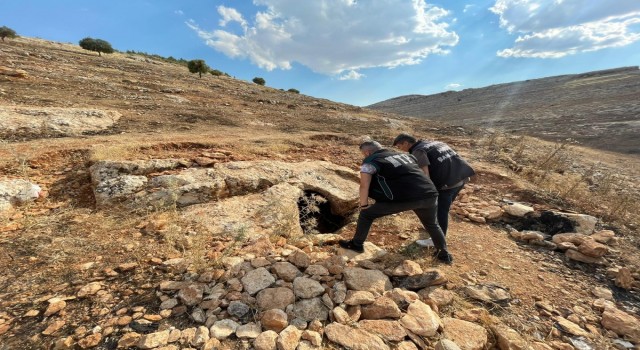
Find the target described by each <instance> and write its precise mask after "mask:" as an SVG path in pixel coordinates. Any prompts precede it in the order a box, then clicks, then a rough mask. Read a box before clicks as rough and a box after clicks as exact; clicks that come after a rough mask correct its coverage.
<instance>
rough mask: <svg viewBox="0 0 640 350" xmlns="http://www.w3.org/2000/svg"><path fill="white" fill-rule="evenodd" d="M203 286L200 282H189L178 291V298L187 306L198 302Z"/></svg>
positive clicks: (200, 298)
mask: <svg viewBox="0 0 640 350" xmlns="http://www.w3.org/2000/svg"><path fill="white" fill-rule="evenodd" d="M203 293H204V286H203V285H201V284H191V285H188V286H186V287H184V288H181V289H180V291H179V292H178V299H180V301H181V302H182V303H183V304H184V305H187V306H193V305H196V304H199V303H200V302H201V301H202V298H203Z"/></svg>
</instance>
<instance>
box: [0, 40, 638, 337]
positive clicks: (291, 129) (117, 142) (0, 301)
mask: <svg viewBox="0 0 640 350" xmlns="http://www.w3.org/2000/svg"><path fill="white" fill-rule="evenodd" d="M0 54H1V56H0V66H7V67H9V68H11V69H22V70H24V71H26V72H27V77H26V78H21V77H9V76H1V75H0V83H1V85H0V86H1V88H0V105H2V106H22V107H74V108H87V109H90V108H97V109H104V110H115V111H117V112H119V113H120V114H121V115H122V117H121V118H120V119H119V121H118V122H117V123H115V124H114V125H113V126H112V127H110V128H108V129H106V130H102V131H99V132H95V133H85V134H84V135H81V136H72V137H61V135H59V134H50V133H48V132H47V130H40V131H39V132H37V131H25V132H23V133H21V134H11V135H9V134H7V135H3V136H4V142H3V143H2V144H1V145H0V146H1V147H0V174H2V176H3V177H9V178H28V179H29V180H31V181H33V182H35V183H37V184H39V185H41V186H43V187H44V189H45V190H46V191H47V192H48V196H47V197H46V198H43V199H40V200H38V201H36V202H34V203H32V204H29V205H27V206H24V207H20V208H18V209H17V211H16V212H15V213H14V214H13V215H12V217H11V218H9V219H8V220H5V221H4V222H1V223H0V268H1V269H2V271H4V273H3V274H2V276H0V305H1V308H0V320H1V321H2V322H1V323H0V344H3V347H5V348H11V349H33V348H47V347H48V345H49V344H51V343H52V342H53V341H54V339H60V338H62V337H64V336H69V335H73V334H74V332H76V334H77V333H78V329H79V328H80V327H85V328H86V329H89V330H90V329H92V328H93V327H95V326H98V325H101V322H102V320H103V317H106V316H104V315H102V314H101V312H104V313H105V314H107V315H108V314H113V313H115V312H116V311H117V310H119V309H121V308H124V307H126V308H135V307H140V306H144V307H145V308H146V309H147V310H151V311H158V305H159V301H158V300H157V298H156V297H155V294H154V288H155V286H156V285H157V283H158V282H159V281H161V280H165V279H167V278H169V277H168V276H171V275H170V274H169V273H168V272H167V271H165V270H163V269H161V268H159V267H157V266H156V265H154V264H151V263H149V261H151V260H150V259H153V258H158V259H160V260H167V259H171V258H178V257H190V256H193V255H195V254H196V251H197V250H198V249H202V250H204V254H205V256H206V257H207V258H206V259H205V263H206V264H208V266H219V262H218V261H217V259H218V258H219V257H220V252H224V253H225V254H233V253H234V249H235V250H240V248H245V249H250V248H251V247H243V246H242V244H240V245H239V246H238V245H236V244H235V243H234V242H233V241H232V240H230V239H228V238H224V237H210V238H209V239H208V240H207V242H206V245H205V246H203V247H191V248H189V247H187V248H185V247H184V246H182V247H178V246H177V245H176V244H175V242H172V241H168V240H163V239H158V238H157V237H155V236H153V235H149V234H147V233H145V232H144V227H145V226H146V224H147V223H149V222H150V221H153V220H155V219H156V218H157V217H158V216H159V215H169V217H172V216H171V215H174V214H172V213H171V212H168V213H157V212H145V211H139V212H138V211H136V212H131V211H121V210H117V209H112V210H97V209H96V208H95V199H94V197H93V192H92V186H91V179H90V176H89V171H88V167H89V166H90V165H91V164H93V163H94V162H95V161H98V160H105V159H107V160H137V159H154V158H171V157H175V158H191V159H193V158H195V157H198V156H199V155H201V154H202V153H203V152H208V151H211V150H215V149H225V150H229V151H231V152H232V153H233V159H232V160H259V159H277V160H285V161H291V162H293V161H301V160H306V159H310V160H327V161H331V162H334V163H336V164H339V165H344V166H347V167H349V168H352V169H354V170H355V169H357V168H358V165H359V162H360V160H361V159H360V154H359V152H358V150H357V145H358V143H359V142H360V140H361V139H362V137H363V136H365V135H368V136H372V137H374V138H376V139H378V140H380V141H381V142H383V143H386V144H388V143H389V142H390V140H391V139H392V138H393V137H394V136H395V135H396V134H397V133H399V132H401V131H411V132H413V133H416V134H418V135H420V136H422V137H428V138H437V139H440V140H443V141H445V142H447V143H449V144H451V145H452V146H453V147H454V148H455V149H456V150H458V151H459V152H460V153H461V154H462V155H463V156H465V158H467V159H468V160H469V161H470V162H471V163H472V165H473V166H474V167H475V168H476V169H477V170H478V171H479V173H480V175H479V176H477V177H476V178H475V179H474V180H473V182H472V184H474V185H475V184H477V185H480V186H481V189H480V190H478V191H477V192H475V193H474V195H475V196H477V197H481V198H482V199H484V200H487V201H488V200H496V201H500V200H502V199H503V198H505V197H509V198H511V199H513V200H521V201H525V202H528V203H530V204H533V205H535V206H536V207H539V208H562V209H573V210H577V211H580V212H583V213H587V214H591V215H596V216H597V217H599V218H600V219H602V221H601V224H600V227H603V228H612V229H614V230H615V231H616V234H617V235H618V236H619V237H621V241H620V243H619V244H618V245H617V246H616V247H615V249H614V251H613V252H612V253H611V255H610V256H608V257H607V260H608V266H606V267H594V266H590V265H584V264H580V263H576V262H572V261H569V260H568V259H566V258H565V257H564V255H562V254H559V253H557V252H550V251H546V250H541V249H536V248H533V247H532V246H527V245H521V244H518V243H516V242H515V241H514V240H512V239H511V238H509V236H508V235H507V233H506V231H505V230H504V227H503V226H502V225H501V224H500V223H494V224H489V225H487V224H475V223H471V222H469V221H468V220H463V219H462V218H458V217H454V218H453V223H452V225H451V227H450V234H449V244H450V248H451V252H452V254H453V255H454V258H455V262H454V264H453V265H452V266H443V265H438V264H436V263H435V262H434V261H432V260H431V259H430V258H426V257H425V256H426V253H427V252H425V251H423V250H419V249H416V248H415V247H414V246H412V245H411V242H412V241H413V240H414V239H415V238H417V236H418V222H417V220H416V219H415V218H413V217H412V216H411V215H410V214H401V215H398V216H395V217H391V218H388V219H384V220H381V221H380V222H378V223H376V224H375V225H374V229H373V230H372V233H371V236H370V240H371V241H372V242H373V243H375V244H377V245H379V246H382V247H384V248H386V249H388V250H389V251H391V252H392V254H391V255H390V256H389V257H388V259H397V260H402V259H407V258H410V259H414V260H416V261H418V262H419V263H420V264H421V265H422V266H423V267H437V268H439V269H440V270H441V271H442V272H444V273H445V274H446V275H447V277H448V278H449V283H448V285H447V288H449V289H451V290H454V291H457V290H459V289H460V288H462V287H463V286H465V285H467V284H476V283H493V284H498V285H501V286H503V287H506V288H507V289H509V290H510V291H511V294H512V296H513V298H514V301H513V302H512V304H511V305H510V306H508V307H504V306H497V305H494V306H492V307H487V309H488V311H489V312H490V313H491V314H492V315H495V316H497V317H499V318H500V319H501V320H502V321H503V322H505V323H507V324H508V325H509V326H511V327H512V328H514V329H516V330H517V331H518V332H519V333H520V334H522V335H523V336H524V337H525V338H527V339H534V338H537V337H542V338H543V339H545V340H548V341H552V340H555V341H563V340H566V338H565V337H564V336H562V335H559V334H558V331H557V330H554V321H553V320H552V319H551V318H550V317H546V316H544V315H543V314H541V313H540V310H539V308H537V307H536V306H535V302H536V301H545V302H548V303H550V304H553V306H554V308H555V309H556V310H558V312H559V313H560V314H562V315H566V314H567V310H572V309H574V307H575V306H580V307H582V308H587V309H589V310H591V303H592V301H593V299H594V297H593V296H592V295H591V290H592V289H593V287H594V286H603V287H607V288H611V289H612V290H613V291H614V296H615V298H616V301H617V302H618V303H619V305H621V307H626V309H627V310H628V311H629V312H631V313H636V315H639V313H640V302H639V300H640V298H639V294H638V293H639V292H640V290H639V289H638V287H635V288H632V289H631V290H624V289H621V288H618V287H616V286H615V285H614V284H613V281H612V280H611V278H609V277H608V276H607V274H606V268H612V267H620V266H628V267H630V268H631V269H632V271H633V273H634V275H635V276H636V278H638V277H639V275H638V274H639V273H640V255H639V254H638V251H639V249H640V245H639V244H640V243H639V242H640V240H639V239H638V234H637V230H638V228H639V226H638V225H639V223H640V221H639V220H638V213H640V210H638V198H640V196H639V195H638V184H639V183H640V181H638V180H639V176H640V171H639V170H638V164H640V161H638V159H637V157H633V156H626V155H621V154H616V153H605V152H600V151H595V150H592V149H584V148H580V147H578V146H566V147H564V146H559V145H557V144H554V143H548V142H545V141H541V140H537V139H532V138H523V137H512V136H509V135H500V134H496V133H490V132H486V131H484V130H481V129H475V128H468V127H465V128H460V127H452V126H449V125H446V124H440V123H435V122H429V123H426V122H424V121H422V120H418V119H412V118H404V117H401V116H398V115H389V114H382V113H379V112H376V111H374V110H368V109H363V108H359V107H354V106H349V105H345V104H338V103H334V102H331V101H326V100H319V99H315V98H312V97H309V96H305V95H298V94H292V93H286V92H282V91H279V90H276V89H272V88H269V87H261V86H257V85H255V84H251V83H248V82H244V81H239V80H235V79H232V78H229V77H214V76H211V75H206V76H203V78H202V79H199V78H198V77H197V75H192V74H189V73H188V71H187V69H186V68H185V67H182V66H179V65H175V64H169V63H166V62H162V61H157V60H150V59H148V58H144V57H140V56H134V55H126V54H121V53H116V54H113V55H105V56H103V57H98V56H97V55H94V54H93V53H89V52H86V51H83V50H81V49H80V48H78V47H76V46H73V45H67V44H61V43H52V42H46V41H42V40H35V39H28V38H20V39H16V40H12V41H7V42H6V43H3V44H2V45H0ZM567 108H570V107H569V106H567ZM1 120H2V115H0V121H1ZM627 198H628V199H629V200H628V201H627V200H626V199H627ZM623 199H624V201H623ZM618 202H623V204H624V206H623V207H618V206H616V203H618ZM350 233H351V231H348V232H345V233H344V235H345V236H349V235H350ZM286 243H287V242H286V241H285V242H282V241H276V242H275V245H276V246H280V247H281V246H283V245H284V244H286ZM289 243H292V244H295V242H289ZM227 247H231V248H230V249H227ZM321 249H324V250H327V251H333V247H331V246H329V247H322V248H321ZM243 252H246V251H241V252H239V253H243ZM200 253H201V252H200ZM207 259H208V260H207ZM129 262H136V263H137V264H138V265H139V266H140V267H139V268H137V269H135V270H134V271H132V272H130V273H121V274H119V275H117V276H109V275H108V273H107V272H108V270H109V269H116V267H117V266H119V265H120V264H122V263H129ZM87 264H89V265H90V267H87V266H89V265H87ZM174 277H175V276H174ZM91 281H100V282H103V283H105V284H108V285H110V286H111V290H112V291H113V292H114V293H116V292H117V293H120V294H119V295H122V296H123V297H122V300H120V301H119V302H118V303H116V305H115V306H113V304H110V303H106V302H104V301H100V300H90V299H81V300H80V299H79V300H70V301H68V302H67V303H68V304H69V305H68V306H67V307H66V309H65V310H64V311H63V313H62V315H58V318H62V319H65V320H67V321H66V324H65V325H64V326H63V327H62V328H61V329H60V330H59V331H58V332H57V333H54V336H47V335H42V334H41V332H42V331H43V330H45V328H47V327H48V326H49V325H50V324H51V322H52V321H53V320H56V319H58V318H53V317H43V316H42V311H44V309H46V300H47V299H49V298H50V297H52V296H65V295H75V294H76V291H77V289H78V288H79V287H81V286H83V285H86V284H87V283H89V282H91ZM106 305H109V307H106ZM473 306H474V303H473V302H472V301H471V300H467V299H464V298H457V299H456V301H455V303H454V304H453V305H452V306H448V307H446V308H444V309H443V310H441V312H442V313H444V314H446V315H454V314H455V313H456V312H460V311H461V310H464V309H468V308H471V307H473ZM475 306H483V307H485V306H486V305H478V304H475ZM32 309H35V310H40V311H41V312H40V315H39V316H37V317H27V316H25V314H26V313H27V312H28V311H29V310H32ZM590 312H591V311H590ZM163 322H164V321H163ZM166 322H172V323H173V324H189V322H191V321H190V320H189V318H188V316H182V317H175V319H173V318H171V319H169V320H167V321H166ZM486 326H487V327H488V326H489V325H486ZM595 327H596V330H597V332H599V333H600V335H597V334H594V335H593V339H592V341H593V343H594V344H595V345H596V348H598V349H600V348H602V349H604V348H607V347H608V346H610V337H607V335H610V334H608V333H607V331H606V330H603V329H602V327H601V326H599V325H595ZM77 337H78V338H79V337H80V336H77ZM107 340H108V339H106V340H105V341H104V343H103V344H102V345H100V346H101V347H98V348H104V349H106V348H110V346H111V345H108V341H107ZM230 346H235V345H230ZM238 346H240V345H238Z"/></svg>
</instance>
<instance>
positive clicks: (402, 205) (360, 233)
mask: <svg viewBox="0 0 640 350" xmlns="http://www.w3.org/2000/svg"><path fill="white" fill-rule="evenodd" d="M407 210H413V212H414V213H416V215H417V216H418V219H420V222H421V223H422V225H423V226H424V228H425V230H427V232H428V233H429V236H431V239H432V240H433V244H434V246H435V247H436V248H437V249H447V243H446V241H445V238H444V233H442V229H440V226H439V225H438V219H437V218H436V217H437V212H438V197H433V198H428V199H423V200H419V201H412V202H376V203H375V204H373V205H371V206H370V207H369V208H367V209H363V210H362V211H360V216H359V217H358V226H357V228H356V234H355V235H354V236H353V243H355V244H357V245H362V244H363V243H364V241H365V240H366V239H367V236H368V235H369V230H370V229H371V225H372V224H373V221H374V220H375V219H377V218H380V217H383V216H387V215H391V214H396V213H401V212H403V211H407Z"/></svg>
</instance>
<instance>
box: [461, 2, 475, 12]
mask: <svg viewBox="0 0 640 350" xmlns="http://www.w3.org/2000/svg"><path fill="white" fill-rule="evenodd" d="M475 7H476V5H474V4H467V5H464V9H463V10H462V12H463V13H467V12H469V11H471V10H473V9H474V8H475Z"/></svg>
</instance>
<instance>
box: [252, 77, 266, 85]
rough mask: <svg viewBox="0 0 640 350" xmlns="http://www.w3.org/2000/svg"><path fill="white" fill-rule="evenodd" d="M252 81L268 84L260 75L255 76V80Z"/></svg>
mask: <svg viewBox="0 0 640 350" xmlns="http://www.w3.org/2000/svg"><path fill="white" fill-rule="evenodd" d="M252 81H253V82H254V83H256V84H258V85H262V86H264V84H266V83H267V82H266V81H265V80H264V79H262V78H260V77H255V78H253V80H252Z"/></svg>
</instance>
